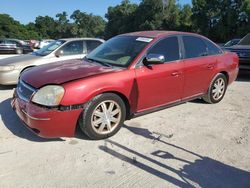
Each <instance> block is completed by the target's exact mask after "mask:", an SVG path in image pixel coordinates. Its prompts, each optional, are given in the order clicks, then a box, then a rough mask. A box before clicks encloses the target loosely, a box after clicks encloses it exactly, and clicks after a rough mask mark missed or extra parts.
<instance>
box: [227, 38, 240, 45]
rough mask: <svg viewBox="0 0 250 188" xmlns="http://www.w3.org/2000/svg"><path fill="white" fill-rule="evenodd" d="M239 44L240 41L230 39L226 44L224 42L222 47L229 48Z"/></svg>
mask: <svg viewBox="0 0 250 188" xmlns="http://www.w3.org/2000/svg"><path fill="white" fill-rule="evenodd" d="M239 42H240V39H232V40H230V41H228V42H226V43H225V44H224V45H223V47H230V46H234V45H237V44H238V43H239Z"/></svg>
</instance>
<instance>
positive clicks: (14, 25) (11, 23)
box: [0, 14, 38, 39]
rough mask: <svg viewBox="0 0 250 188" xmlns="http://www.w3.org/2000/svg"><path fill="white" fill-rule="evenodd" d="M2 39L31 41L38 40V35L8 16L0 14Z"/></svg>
mask: <svg viewBox="0 0 250 188" xmlns="http://www.w3.org/2000/svg"><path fill="white" fill-rule="evenodd" d="M0 37H1V38H18V39H30V38H31V37H32V38H37V37H38V34H37V33H36V32H35V31H33V30H31V31H29V30H28V29H27V27H26V26H24V25H22V24H20V23H19V22H18V21H16V20H14V19H13V18H12V17H10V16H9V15H8V14H0Z"/></svg>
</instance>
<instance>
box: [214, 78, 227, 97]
mask: <svg viewBox="0 0 250 188" xmlns="http://www.w3.org/2000/svg"><path fill="white" fill-rule="evenodd" d="M225 89H226V83H225V80H224V79H223V78H219V79H217V80H216V81H215V82H214V85H213V89H212V96H213V98H214V100H219V99H220V98H222V97H223V95H224V92H225Z"/></svg>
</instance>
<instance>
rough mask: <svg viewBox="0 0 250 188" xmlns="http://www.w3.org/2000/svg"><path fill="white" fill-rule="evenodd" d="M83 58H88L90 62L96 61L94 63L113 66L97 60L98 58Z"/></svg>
mask: <svg viewBox="0 0 250 188" xmlns="http://www.w3.org/2000/svg"><path fill="white" fill-rule="evenodd" d="M85 59H86V60H88V61H90V62H96V63H99V64H101V65H105V66H106V67H113V66H112V65H110V64H109V63H105V62H102V61H99V60H96V59H92V58H87V57H85Z"/></svg>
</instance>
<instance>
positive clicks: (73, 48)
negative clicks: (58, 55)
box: [60, 41, 83, 56]
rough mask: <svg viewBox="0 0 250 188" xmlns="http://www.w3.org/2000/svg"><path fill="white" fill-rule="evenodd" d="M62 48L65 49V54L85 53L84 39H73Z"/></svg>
mask: <svg viewBox="0 0 250 188" xmlns="http://www.w3.org/2000/svg"><path fill="white" fill-rule="evenodd" d="M60 50H62V51H63V54H62V55H63V56H66V55H78V54H82V53H83V41H73V42H69V43H67V44H66V45H65V46H63V47H62V48H61V49H60Z"/></svg>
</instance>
